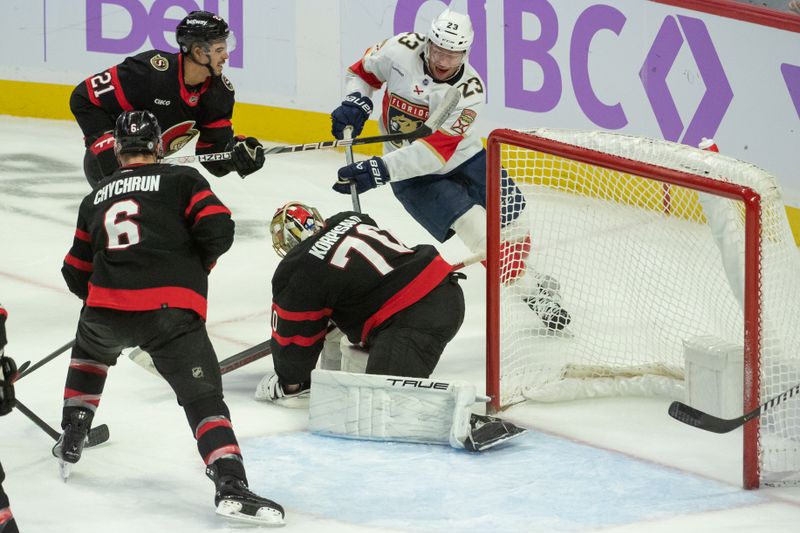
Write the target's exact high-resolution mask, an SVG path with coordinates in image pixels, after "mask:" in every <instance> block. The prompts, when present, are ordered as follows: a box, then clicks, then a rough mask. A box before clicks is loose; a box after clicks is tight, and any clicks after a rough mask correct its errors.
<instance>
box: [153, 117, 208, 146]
mask: <svg viewBox="0 0 800 533" xmlns="http://www.w3.org/2000/svg"><path fill="white" fill-rule="evenodd" d="M198 133H200V132H199V131H197V130H196V129H194V120H187V121H186V122H181V123H179V124H175V125H174V126H172V127H171V128H169V129H168V130H167V131H165V132H164V133H163V134H162V135H161V141H162V142H163V143H164V155H170V154H174V153H175V152H177V151H178V150H180V149H181V148H183V147H184V146H186V143H188V142H189V141H191V140H192V139H194V137H195V135H197V134H198Z"/></svg>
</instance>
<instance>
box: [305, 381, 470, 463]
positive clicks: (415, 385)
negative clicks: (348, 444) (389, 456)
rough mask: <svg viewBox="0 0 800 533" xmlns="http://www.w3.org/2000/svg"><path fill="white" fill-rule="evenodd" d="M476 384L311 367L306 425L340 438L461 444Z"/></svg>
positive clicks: (465, 435) (467, 423)
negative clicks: (333, 370) (307, 422)
mask: <svg viewBox="0 0 800 533" xmlns="http://www.w3.org/2000/svg"><path fill="white" fill-rule="evenodd" d="M476 400H478V401H484V400H485V399H484V398H476V394H475V386H474V385H472V384H471V383H468V382H466V381H449V382H448V381H442V380H436V379H423V378H409V377H402V376H383V375H377V374H352V373H349V372H332V371H326V370H314V371H313V372H312V374H311V402H310V408H309V429H310V431H312V432H313V433H319V434H324V435H335V436H340V437H347V438H354V439H366V440H380V441H399V442H418V443H429V444H450V445H451V446H453V447H455V448H464V447H465V445H464V443H465V442H467V438H468V437H469V432H470V429H471V428H470V417H471V415H472V406H473V405H474V404H475V402H476Z"/></svg>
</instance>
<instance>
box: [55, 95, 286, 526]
mask: <svg viewBox="0 0 800 533" xmlns="http://www.w3.org/2000/svg"><path fill="white" fill-rule="evenodd" d="M114 137H115V141H116V142H115V147H114V150H115V152H116V153H117V155H118V157H119V161H120V164H121V168H120V169H118V170H117V171H115V172H114V173H113V174H112V175H111V176H109V177H107V178H105V179H103V180H102V181H100V182H99V183H98V184H97V186H96V187H95V189H94V190H93V191H92V192H91V193H90V194H89V195H87V196H86V197H85V198H84V199H83V202H82V203H81V205H80V210H79V214H78V223H77V229H76V230H75V237H74V239H73V244H72V247H71V249H70V251H69V253H68V254H67V256H66V257H65V259H64V266H63V268H62V274H63V275H64V279H65V280H66V282H67V285H68V286H69V289H70V291H71V292H73V293H74V294H75V295H76V296H78V297H79V298H80V299H82V300H83V301H84V304H85V305H84V308H83V310H82V311H81V316H80V320H79V322H78V328H77V333H76V337H75V345H74V347H73V349H72V356H71V360H70V365H69V370H68V372H67V379H66V385H65V388H64V407H63V414H62V420H61V427H62V428H63V430H64V432H63V434H62V435H61V438H60V439H59V440H58V442H57V443H56V445H55V447H54V448H53V455H55V456H56V457H57V458H58V459H59V460H60V464H61V466H62V474H64V475H65V478H66V476H67V475H68V470H69V468H70V467H71V465H72V464H74V463H76V462H77V461H78V460H79V459H80V457H81V452H82V450H83V446H84V443H85V440H86V436H87V434H88V431H89V429H90V427H91V423H92V418H93V417H94V414H95V410H96V409H97V407H98V404H99V403H100V398H101V395H102V392H103V387H104V385H105V381H106V377H107V373H108V369H109V367H110V366H113V365H114V364H115V363H116V361H117V358H118V357H119V355H120V352H121V351H122V350H123V349H124V348H126V347H132V346H141V347H142V348H143V349H145V350H147V351H148V352H149V353H150V356H151V357H152V359H153V363H154V365H155V367H156V369H157V370H158V372H159V373H160V374H161V375H162V376H163V377H164V379H165V380H166V381H167V383H169V385H170V386H171V387H172V389H173V391H174V392H175V394H176V396H177V399H178V403H179V404H180V405H181V406H183V409H184V411H185V412H186V417H187V419H188V421H189V426H190V427H191V430H192V432H193V434H194V436H195V439H196V440H197V449H198V451H199V452H200V456H201V457H202V459H203V461H204V462H205V464H206V473H207V474H208V476H209V477H210V478H211V479H212V480H214V482H215V484H216V496H215V505H216V506H217V513H218V514H221V515H224V516H226V517H229V518H233V519H237V520H241V521H245V522H252V523H256V524H260V525H282V524H283V514H284V513H283V509H282V507H281V506H280V505H278V504H277V503H275V502H273V501H270V500H268V499H265V498H261V497H260V496H257V495H256V494H254V493H252V492H250V490H249V489H248V488H247V478H246V475H245V469H244V464H243V462H242V455H241V450H240V449H239V445H238V443H237V440H236V435H235V433H234V431H233V426H232V425H231V420H230V414H229V411H228V407H227V405H226V404H225V402H224V401H223V399H222V398H223V396H222V379H221V375H220V371H219V364H218V361H217V357H216V354H215V353H214V348H213V347H212V345H211V341H210V340H209V338H208V334H207V332H206V327H205V317H206V295H207V288H208V275H209V272H210V271H211V269H212V268H213V267H214V264H215V263H216V261H217V259H218V258H219V257H220V256H221V255H222V254H223V253H225V252H226V251H227V250H228V249H229V248H230V246H231V244H232V243H233V234H234V223H233V220H231V216H230V211H229V210H228V209H227V208H226V207H225V206H224V205H223V204H222V202H221V201H220V200H219V199H218V198H217V197H216V196H215V195H214V193H213V192H212V190H211V188H210V187H209V184H208V182H207V181H206V180H205V178H203V177H202V176H201V175H200V173H198V172H197V171H196V170H195V169H193V168H191V167H184V166H171V165H164V164H158V163H157V157H158V156H160V154H161V137H160V129H159V126H158V122H157V120H156V118H155V117H154V116H153V115H152V114H151V113H150V112H148V111H131V112H125V113H123V114H122V115H120V116H119V118H118V119H117V122H116V128H115V131H114Z"/></svg>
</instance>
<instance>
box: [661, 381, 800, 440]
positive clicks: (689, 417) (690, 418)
mask: <svg viewBox="0 0 800 533" xmlns="http://www.w3.org/2000/svg"><path fill="white" fill-rule="evenodd" d="M795 394H798V395H800V384H797V385H795V386H794V387H792V388H791V389H789V390H787V391H786V392H784V393H781V394H779V395H777V396H775V397H774V398H772V399H770V400H769V401H767V402H765V403H762V404H761V405H759V406H758V407H757V408H756V409H753V410H752V411H750V412H749V413H747V414H745V415H742V416H740V417H738V418H731V419H725V418H717V417H716V416H713V415H710V414H708V413H704V412H703V411H700V410H699V409H695V408H694V407H689V406H688V405H686V404H685V403H682V402H672V404H670V406H669V416H671V417H672V418H674V419H675V420H677V421H679V422H683V423H684V424H688V425H690V426H694V427H696V428H700V429H704V430H706V431H712V432H714V433H728V432H729V431H733V430H734V429H736V428H738V427H741V426H743V425H744V424H746V423H747V422H749V421H750V420H753V419H754V418H758V417H759V416H761V415H762V414H763V413H765V412H767V411H769V410H770V409H772V408H773V407H776V406H778V404H780V403H781V402H783V401H786V400H788V399H789V398H791V397H792V396H794V395H795Z"/></svg>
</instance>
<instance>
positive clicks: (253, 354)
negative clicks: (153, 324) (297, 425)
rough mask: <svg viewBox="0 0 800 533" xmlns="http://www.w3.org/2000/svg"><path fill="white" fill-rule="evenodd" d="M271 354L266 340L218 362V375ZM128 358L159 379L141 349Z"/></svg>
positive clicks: (135, 349) (146, 355)
mask: <svg viewBox="0 0 800 533" xmlns="http://www.w3.org/2000/svg"><path fill="white" fill-rule="evenodd" d="M271 353H272V349H271V348H270V345H269V341H268V340H266V341H264V342H261V343H259V344H256V345H255V346H252V347H250V348H247V349H246V350H242V351H241V352H239V353H236V354H233V355H231V356H230V357H226V358H225V359H223V360H222V361H220V362H219V371H220V374H227V373H228V372H231V371H233V370H236V369H237V368H239V367H242V366H244V365H246V364H248V363H252V362H253V361H257V360H258V359H261V358H262V357H266V356H268V355H270V354H271ZM128 357H129V358H130V360H131V361H133V362H134V363H136V364H137V365H139V366H141V367H142V368H144V369H145V370H147V371H148V372H150V373H152V374H155V375H156V376H159V377H161V374H159V373H158V370H156V368H155V366H154V365H153V360H152V359H151V358H150V355H149V354H148V353H147V352H145V351H144V350H142V349H141V348H138V347H137V348H134V349H133V351H131V353H130V354H128Z"/></svg>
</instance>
